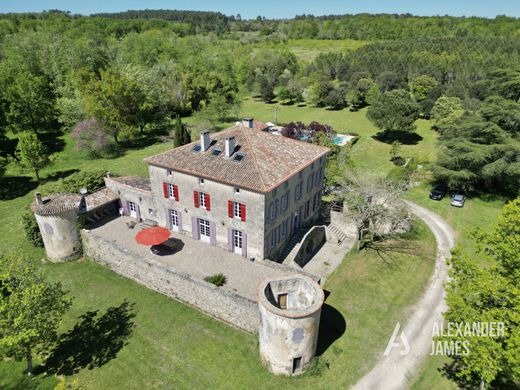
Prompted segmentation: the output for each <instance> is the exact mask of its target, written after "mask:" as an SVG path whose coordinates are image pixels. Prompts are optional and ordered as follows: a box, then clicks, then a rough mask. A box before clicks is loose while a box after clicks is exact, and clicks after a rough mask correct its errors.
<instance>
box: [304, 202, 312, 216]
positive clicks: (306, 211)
mask: <svg viewBox="0 0 520 390" xmlns="http://www.w3.org/2000/svg"><path fill="white" fill-rule="evenodd" d="M310 208H311V201H310V200H308V201H307V202H305V218H307V217H308V216H309V211H310Z"/></svg>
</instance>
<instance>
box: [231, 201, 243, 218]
mask: <svg viewBox="0 0 520 390" xmlns="http://www.w3.org/2000/svg"><path fill="white" fill-rule="evenodd" d="M240 206H241V203H238V202H233V217H234V218H238V219H242V207H240Z"/></svg>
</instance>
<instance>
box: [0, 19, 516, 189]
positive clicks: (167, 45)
mask: <svg viewBox="0 0 520 390" xmlns="http://www.w3.org/2000/svg"><path fill="white" fill-rule="evenodd" d="M309 23H310V24H313V25H316V26H318V27H319V28H318V30H320V31H321V30H323V29H326V28H329V27H330V25H331V24H332V25H337V26H348V27H349V29H350V30H349V31H350V32H347V30H341V31H343V32H342V33H339V35H338V36H336V37H334V38H345V37H355V38H363V39H367V40H368V41H367V42H366V43H365V44H364V45H363V46H361V47H360V48H358V49H356V50H348V51H345V52H320V53H319V54H318V55H317V56H316V57H315V58H314V59H312V60H306V59H305V58H304V59H302V58H299V57H297V56H296V55H295V54H294V53H293V52H292V51H291V47H290V45H284V44H280V40H279V36H280V35H283V36H284V38H283V39H282V41H281V42H284V41H285V42H287V40H288V39H290V38H293V37H298V38H299V37H311V38H316V39H319V38H330V37H331V36H329V35H328V34H324V35H320V34H318V35H315V34H314V35H313V34H310V35H309V34H307V33H301V34H300V33H296V32H295V31H296V30H297V29H298V28H299V27H298V26H301V25H302V24H305V25H306V24H309ZM395 25H398V26H402V28H396V26H395ZM519 25H520V22H518V21H517V20H516V19H514V18H506V17H498V18H496V19H478V18H468V19H465V18H450V17H430V18H422V17H412V16H409V15H356V16H349V15H347V16H343V17H339V16H334V17H320V18H314V17H311V16H302V17H297V18H295V19H294V20H287V21H283V20H280V21H270V20H264V19H263V18H257V19H256V20H248V21H242V20H241V18H240V17H236V16H233V17H226V16H224V15H222V14H218V13H209V12H192V11H161V10H159V11H128V12H124V13H118V14H99V15H93V16H89V17H85V16H79V15H71V14H69V13H67V12H61V11H49V12H45V13H40V14H4V15H1V16H0V43H1V57H0V86H1V89H0V91H1V92H0V123H1V125H2V126H1V128H0V132H2V133H3V134H5V133H6V131H9V132H11V133H21V132H27V131H30V132H34V133H36V134H42V133H46V134H52V133H57V132H58V133H59V132H62V131H72V136H73V138H74V139H75V141H76V143H77V145H78V148H80V149H83V150H84V151H85V152H86V153H88V154H89V155H90V156H91V157H95V156H102V155H110V154H114V153H118V151H120V150H122V149H124V147H125V145H128V144H134V145H135V144H138V143H139V142H140V141H139V140H142V139H143V138H147V137H150V136H151V135H156V134H159V133H160V132H161V131H162V132H164V131H167V128H168V127H171V124H172V120H173V119H175V118H176V116H177V115H180V116H189V115H192V114H194V113H200V114H201V115H202V116H204V117H205V118H207V120H208V122H209V123H210V124H211V123H213V124H214V123H216V122H217V121H222V120H232V119H234V118H236V116H237V112H238V108H239V107H240V102H241V98H242V97H243V96H245V95H253V96H257V97H258V98H260V99H262V100H263V101H265V102H272V101H274V100H276V101H278V102H282V103H284V104H299V103H302V102H303V103H305V104H309V105H314V106H317V107H326V108H328V109H332V110H341V109H349V110H359V109H361V108H363V107H366V106H369V107H370V108H369V113H368V115H369V118H370V119H371V120H372V121H373V122H374V123H375V124H376V125H377V126H378V127H379V128H380V129H381V133H380V134H379V136H380V138H381V140H382V141H383V142H393V141H395V140H398V141H399V142H404V143H406V142H408V141H409V140H410V139H413V130H414V121H415V120H416V119H417V118H419V117H423V118H432V119H433V120H434V121H435V126H434V127H435V129H436V131H438V132H439V134H440V142H441V144H442V146H443V147H442V149H440V151H439V159H438V162H437V164H436V166H434V167H433V169H432V170H433V172H434V175H435V177H436V179H438V180H439V181H442V182H445V183H447V184H449V185H450V186H451V187H456V188H461V189H464V190H466V191H473V190H476V189H479V190H485V191H492V192H502V193H508V194H510V195H514V194H515V193H516V192H517V189H518V188H519V187H520V166H519V164H520V163H519V159H520V157H519V156H520V152H519V139H518V134H519V126H520V111H519V103H518V99H519V97H520V73H519V71H518V63H519V62H520V41H519V40H518V39H517V37H516V33H517V31H520V30H519ZM219 26H221V27H219ZM260 26H262V27H260ZM287 26H289V28H288V29H286V27H287ZM327 26H329V27H327ZM361 27H363V29H364V32H361V31H360V30H358V28H361ZM338 28H339V27H338ZM463 28H465V30H464V31H465V32H464V33H461V31H462V30H461V29H463ZM265 29H268V30H269V31H267V30H265ZM385 29H391V30H392V31H399V32H400V35H399V36H396V35H395V34H394V35H392V34H386V35H385ZM417 29H418V30H421V31H426V32H425V33H424V34H422V33H418V34H416V33H415V32H414V31H416V30H417ZM429 29H431V30H432V32H429ZM252 31H253V32H252ZM354 31H357V32H354ZM237 33H241V34H242V36H241V38H238V39H237ZM251 34H253V35H251ZM275 35H276V36H278V37H277V38H273V36H275ZM251 37H254V38H251ZM244 38H247V39H244ZM255 42H264V43H267V44H264V45H257V44H256V43H255ZM270 42H271V43H270ZM269 43H270V44H269ZM389 107H397V109H392V110H389V109H388V108H389ZM506 107H507V108H506ZM399 108H401V110H400V109H399ZM404 111H406V113H405V114H403V112H404ZM400 112H401V113H400ZM396 115H397V116H399V115H401V117H395V116H396ZM403 116H404V117H403ZM165 129H166V130H165ZM484 133H485V135H486V136H484ZM410 134H412V136H410ZM48 138H49V137H47V139H48ZM51 139H52V137H51ZM3 144H4V147H3V149H4V150H3V153H2V154H3V156H4V157H8V156H7V155H8V154H9V152H12V150H11V151H9V150H7V146H5V145H6V144H7V143H5V142H4V143H3ZM11 154H12V153H11ZM6 161H7V160H6V159H5V158H3V159H2V165H5V162H6ZM499 178H502V179H499Z"/></svg>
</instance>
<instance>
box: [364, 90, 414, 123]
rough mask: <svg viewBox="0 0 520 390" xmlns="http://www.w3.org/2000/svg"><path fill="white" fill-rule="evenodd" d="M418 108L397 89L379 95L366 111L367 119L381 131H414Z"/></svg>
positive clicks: (408, 97) (403, 92)
mask: <svg viewBox="0 0 520 390" xmlns="http://www.w3.org/2000/svg"><path fill="white" fill-rule="evenodd" d="M419 113H420V107H419V105H418V104H417V103H416V102H415V101H414V100H413V99H412V97H410V94H409V93H408V92H407V91H404V90H402V89H397V90H394V91H389V92H385V93H383V94H381V95H380V96H379V97H378V98H377V99H376V100H375V101H374V103H373V104H372V106H370V108H369V110H368V117H369V119H370V120H371V121H372V122H374V124H375V125H376V126H377V127H379V128H380V129H381V130H383V131H408V132H412V131H414V130H415V121H416V120H417V119H418V118H419Z"/></svg>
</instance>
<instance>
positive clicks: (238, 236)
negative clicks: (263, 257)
mask: <svg viewBox="0 0 520 390" xmlns="http://www.w3.org/2000/svg"><path fill="white" fill-rule="evenodd" d="M243 247H244V237H243V234H242V232H241V231H240V230H234V229H233V249H234V250H236V249H237V248H240V249H242V248H243Z"/></svg>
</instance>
